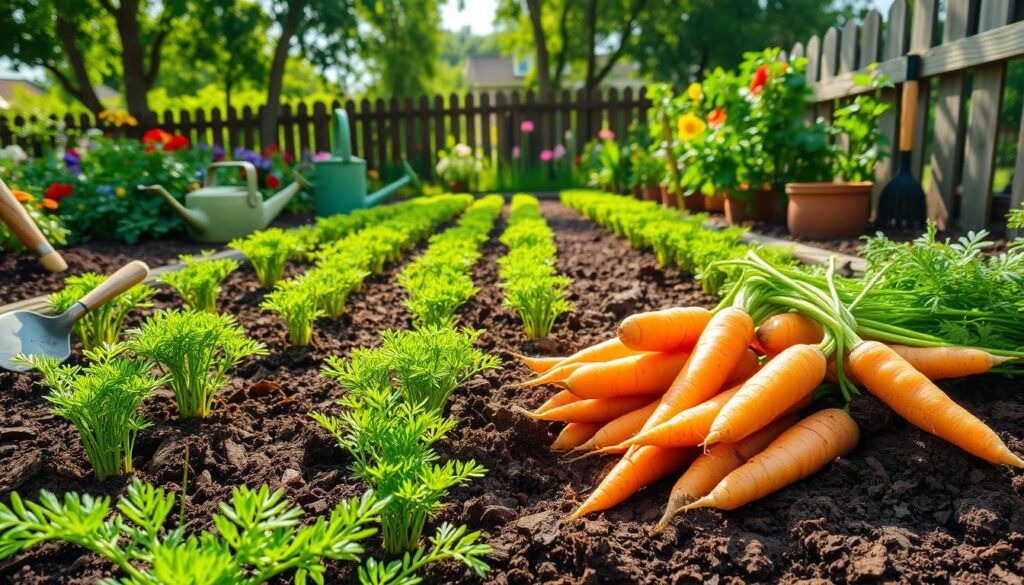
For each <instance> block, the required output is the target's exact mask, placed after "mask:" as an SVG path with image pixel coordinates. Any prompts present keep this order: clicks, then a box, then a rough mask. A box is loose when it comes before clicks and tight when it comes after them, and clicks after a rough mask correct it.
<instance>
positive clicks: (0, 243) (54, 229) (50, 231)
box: [0, 147, 70, 252]
mask: <svg viewBox="0 0 1024 585" xmlns="http://www.w3.org/2000/svg"><path fill="white" fill-rule="evenodd" d="M16 148H17V147H16ZM7 164H10V163H9V162H8V161H7V160H6V159H4V158H3V150H0V173H3V172H4V171H5V170H6V169H5V166H6V165H7ZM31 190H32V189H30V191H31ZM20 194H21V197H23V198H26V197H25V196H26V195H28V197H31V199H30V200H26V201H23V202H22V204H21V206H22V207H23V208H25V211H26V212H27V213H28V216H29V217H31V218H32V221H34V222H35V224H36V225H37V226H38V227H39V232H40V233H42V234H43V237H44V238H46V241H47V242H50V245H52V246H54V247H57V246H63V245H64V244H66V243H67V241H68V234H69V233H70V232H69V231H68V230H67V229H66V228H65V227H64V223H63V222H62V221H61V219H60V216H59V215H57V214H56V213H55V212H53V211H48V210H46V208H45V207H43V203H41V202H40V199H41V197H40V196H38V195H35V194H32V193H30V192H26V191H22V192H21V193H20ZM14 195H15V197H18V196H19V193H15V194H14ZM26 199H27V198H26ZM51 205H52V204H51ZM0 250H3V251H8V252H26V251H27V250H26V249H25V244H23V243H22V242H21V240H20V239H19V238H18V236H16V235H14V232H13V231H11V228H10V226H8V225H7V224H6V223H5V222H2V221H0Z"/></svg>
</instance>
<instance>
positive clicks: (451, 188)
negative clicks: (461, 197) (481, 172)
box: [448, 181, 469, 193]
mask: <svg viewBox="0 0 1024 585" xmlns="http://www.w3.org/2000/svg"><path fill="white" fill-rule="evenodd" d="M467 191H469V189H468V188H467V186H466V184H465V183H460V182H458V181H451V182H450V183H448V192H449V193H466V192H467Z"/></svg>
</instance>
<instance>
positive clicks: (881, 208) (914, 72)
mask: <svg viewBox="0 0 1024 585" xmlns="http://www.w3.org/2000/svg"><path fill="white" fill-rule="evenodd" d="M920 74H921V57H920V56H919V55H907V79H906V81H905V82H904V83H903V98H902V99H901V100H900V101H901V102H902V103H901V104H900V158H899V163H898V164H899V167H898V169H897V171H896V176H895V177H893V178H892V180H891V181H889V184H888V185H886V186H885V189H882V194H881V196H880V197H879V199H878V219H877V221H876V224H877V227H880V228H920V227H923V226H924V223H925V218H927V216H928V213H927V207H926V204H925V195H924V191H923V190H922V189H921V184H920V183H919V182H918V181H917V179H915V178H914V175H913V173H912V172H911V170H910V166H911V164H910V155H911V149H912V148H913V147H914V127H915V122H916V120H917V95H918V81H917V78H918V76H920Z"/></svg>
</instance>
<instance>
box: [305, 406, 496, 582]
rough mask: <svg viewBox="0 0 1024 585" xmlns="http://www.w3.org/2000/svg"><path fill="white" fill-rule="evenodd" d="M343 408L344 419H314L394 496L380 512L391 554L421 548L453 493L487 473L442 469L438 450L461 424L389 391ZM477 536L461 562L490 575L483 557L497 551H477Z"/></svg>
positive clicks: (468, 467) (462, 467) (355, 467)
mask: <svg viewBox="0 0 1024 585" xmlns="http://www.w3.org/2000/svg"><path fill="white" fill-rule="evenodd" d="M340 403H341V404H342V405H343V406H344V407H345V408H346V410H345V412H344V413H343V414H342V415H341V417H340V418H337V417H333V416H328V415H324V414H321V413H313V414H311V416H312V417H313V418H314V419H315V420H316V421H317V422H318V423H320V425H322V426H323V427H324V428H325V429H327V431H328V432H329V433H331V434H332V435H333V436H334V437H335V439H337V441H338V443H339V444H340V445H341V446H342V447H344V448H345V449H346V450H347V451H348V452H349V454H350V455H351V456H352V458H353V460H354V461H353V463H352V466H351V469H352V472H353V473H354V474H355V475H356V476H358V477H359V478H361V479H362V480H363V481H365V482H366V483H367V484H369V485H370V487H371V489H373V490H374V491H376V492H377V493H378V494H381V495H382V496H388V498H389V501H388V504H387V506H386V507H385V508H384V509H383V510H382V511H381V526H382V528H381V532H382V534H383V536H384V549H385V550H386V551H388V552H389V553H392V554H401V553H408V552H411V551H415V550H417V549H418V548H419V541H420V537H421V536H422V534H423V528H424V525H425V524H426V521H427V518H428V517H429V516H430V515H431V514H433V513H434V512H436V511H437V510H439V509H440V508H441V507H442V505H443V504H442V499H443V498H444V497H445V496H446V495H447V494H448V491H449V490H451V488H453V487H455V486H457V485H460V484H463V483H466V482H468V481H469V480H470V479H472V478H475V477H482V476H483V474H484V473H485V472H486V469H484V468H483V467H482V466H480V465H478V464H477V463H475V462H474V461H467V462H461V461H446V462H444V463H439V462H438V461H439V459H440V458H439V456H438V455H437V453H436V452H435V451H434V449H433V445H434V444H435V443H437V442H438V441H440V440H441V439H443V438H444V436H445V435H446V434H447V433H448V431H450V430H451V429H452V428H454V426H455V424H456V423H455V420H454V419H450V418H443V417H442V416H441V414H440V413H439V412H437V411H434V410H430V409H426V408H424V407H423V405H421V404H416V403H410V402H407V401H404V400H402V399H401V397H400V396H399V395H398V394H396V393H394V392H392V391H391V390H390V389H387V388H375V389H368V390H367V391H365V392H361V393H359V394H349V395H348V396H346V397H345V398H343V399H342V400H341V402H340ZM443 530H444V529H443ZM478 536H479V533H474V534H472V535H469V537H468V538H466V539H464V547H463V551H462V555H461V556H464V560H463V562H465V563H466V564H467V565H469V566H470V567H472V568H473V569H474V570H475V571H476V572H477V573H478V574H480V575H483V574H484V572H486V570H487V568H488V567H487V564H486V563H485V562H484V561H483V560H482V559H480V558H479V557H480V556H483V555H485V554H487V553H489V552H490V547H488V546H485V545H475V540H476V538H477V537H478ZM369 570H371V571H372V570H376V569H375V568H372V567H371V568H370V569H369Z"/></svg>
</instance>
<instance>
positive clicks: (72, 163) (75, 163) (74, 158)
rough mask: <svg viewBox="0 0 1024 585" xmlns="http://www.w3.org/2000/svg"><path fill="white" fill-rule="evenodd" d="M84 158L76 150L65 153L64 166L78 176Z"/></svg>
mask: <svg viewBox="0 0 1024 585" xmlns="http://www.w3.org/2000/svg"><path fill="white" fill-rule="evenodd" d="M81 160H82V157H81V156H80V155H79V154H78V153H77V152H75V151H74V150H66V151H64V166H66V167H67V169H68V170H69V171H71V172H72V173H74V174H76V175H77V174H78V173H79V172H80V171H81V170H82V169H81V167H80V166H79V163H80V162H81Z"/></svg>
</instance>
